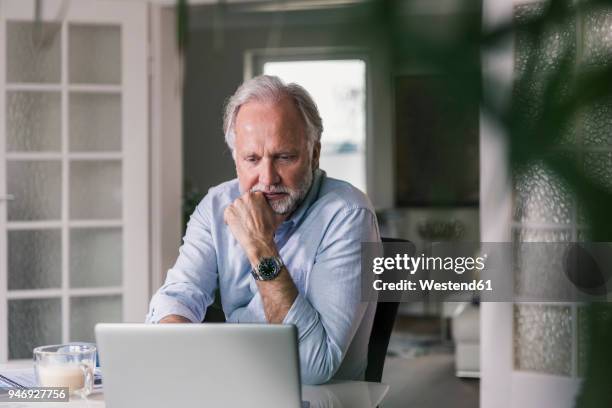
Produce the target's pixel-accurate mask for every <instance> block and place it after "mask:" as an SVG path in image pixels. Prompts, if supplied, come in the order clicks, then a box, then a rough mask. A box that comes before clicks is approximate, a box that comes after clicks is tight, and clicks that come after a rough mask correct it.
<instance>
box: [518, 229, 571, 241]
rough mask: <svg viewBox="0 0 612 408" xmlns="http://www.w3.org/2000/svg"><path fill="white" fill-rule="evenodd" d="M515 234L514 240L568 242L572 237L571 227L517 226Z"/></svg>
mask: <svg viewBox="0 0 612 408" xmlns="http://www.w3.org/2000/svg"><path fill="white" fill-rule="evenodd" d="M513 235H514V237H513V238H514V240H513V242H567V241H569V240H570V239H571V237H572V233H571V231H570V230H569V229H559V230H556V229H555V230H546V229H538V228H517V229H515V230H514V231H513Z"/></svg>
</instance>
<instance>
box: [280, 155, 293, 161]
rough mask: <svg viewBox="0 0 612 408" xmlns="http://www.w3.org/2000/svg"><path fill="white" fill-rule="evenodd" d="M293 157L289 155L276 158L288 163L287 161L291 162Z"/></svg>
mask: <svg viewBox="0 0 612 408" xmlns="http://www.w3.org/2000/svg"><path fill="white" fill-rule="evenodd" d="M294 157H295V156H293V155H289V154H283V155H280V156H278V158H279V159H281V160H284V161H289V160H293V158H294Z"/></svg>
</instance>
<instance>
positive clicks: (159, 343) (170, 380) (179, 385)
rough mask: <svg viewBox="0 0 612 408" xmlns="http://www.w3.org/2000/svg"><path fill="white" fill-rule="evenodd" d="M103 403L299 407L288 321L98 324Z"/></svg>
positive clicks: (116, 406)
mask: <svg viewBox="0 0 612 408" xmlns="http://www.w3.org/2000/svg"><path fill="white" fill-rule="evenodd" d="M95 332H96V341H97V345H98V351H99V358H100V368H101V369H102V380H103V387H104V400H105V403H106V408H128V407H129V408H132V407H147V408H168V407H181V408H190V407H194V408H195V407H198V408H202V407H228V408H234V407H235V408H256V407H266V408H276V407H278V408H300V407H302V406H303V405H302V401H301V390H300V371H299V358H298V351H297V333H296V329H295V327H294V326H292V325H270V324H218V323H217V324H215V323H211V324H129V323H117V324H110V323H99V324H97V325H96V328H95Z"/></svg>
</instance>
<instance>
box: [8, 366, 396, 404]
mask: <svg viewBox="0 0 612 408" xmlns="http://www.w3.org/2000/svg"><path fill="white" fill-rule="evenodd" d="M11 368H18V367H16V366H15V365H11V366H6V365H4V366H3V365H0V373H2V372H4V371H5V370H7V369H9V370H10V369H11ZM19 368H23V366H21V367H19ZM388 390H389V386H388V385H386V384H381V383H372V382H366V381H337V382H331V383H327V384H323V385H316V386H312V385H305V386H303V387H302V400H304V401H308V402H310V408H374V407H376V406H378V405H379V404H380V403H381V401H382V400H383V399H384V397H385V395H386V394H387V391H388ZM42 404H43V405H41V403H40V402H31V403H25V402H19V403H12V402H8V403H7V402H2V403H0V406H1V407H2V408H41V407H42V406H44V407H49V408H51V407H53V408H55V407H57V408H60V407H70V408H105V404H104V394H103V392H100V391H98V392H94V393H93V394H91V395H90V396H89V397H88V399H87V401H84V400H80V399H78V398H75V399H73V400H72V401H70V402H69V403H65V402H45V403H42ZM253 406H255V405H253ZM143 408H146V407H143Z"/></svg>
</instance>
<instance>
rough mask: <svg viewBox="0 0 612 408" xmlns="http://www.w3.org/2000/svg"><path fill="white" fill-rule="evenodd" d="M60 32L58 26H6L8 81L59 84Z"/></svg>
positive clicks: (59, 26)
mask: <svg viewBox="0 0 612 408" xmlns="http://www.w3.org/2000/svg"><path fill="white" fill-rule="evenodd" d="M60 30H61V24H59V23H40V22H39V23H33V22H32V23H30V22H17V21H9V22H7V24H6V78H7V81H8V82H54V83H59V82H60V72H61V70H60V64H61V52H60V37H61V36H60Z"/></svg>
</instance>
